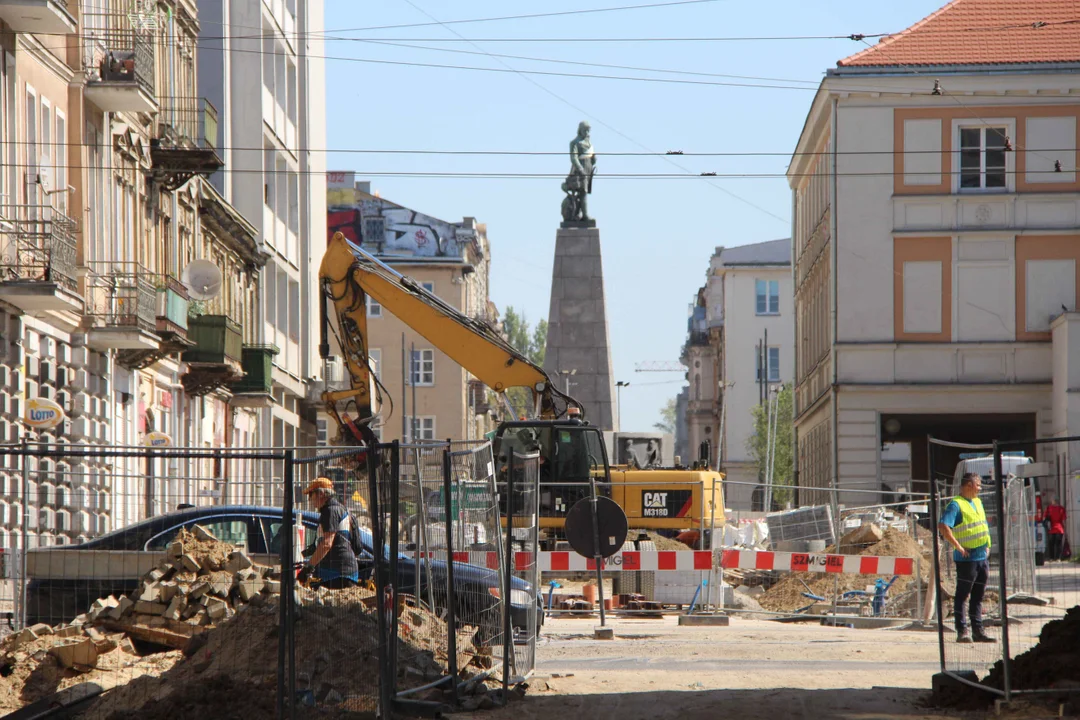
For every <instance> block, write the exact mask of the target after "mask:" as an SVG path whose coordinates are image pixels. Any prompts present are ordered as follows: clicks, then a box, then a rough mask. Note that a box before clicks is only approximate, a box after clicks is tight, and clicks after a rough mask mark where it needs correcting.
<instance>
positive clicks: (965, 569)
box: [953, 560, 990, 633]
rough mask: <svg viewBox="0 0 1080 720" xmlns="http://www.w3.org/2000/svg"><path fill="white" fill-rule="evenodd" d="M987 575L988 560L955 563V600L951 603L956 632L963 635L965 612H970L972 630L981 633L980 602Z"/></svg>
mask: <svg viewBox="0 0 1080 720" xmlns="http://www.w3.org/2000/svg"><path fill="white" fill-rule="evenodd" d="M988 575H990V561H989V560H976V561H970V560H967V561H963V562H957V563H956V599H955V601H954V603H953V618H955V620H956V632H958V633H963V632H964V631H966V630H967V628H968V623H967V617H968V613H967V612H965V610H970V619H971V627H972V630H974V632H976V633H981V632H982V601H983V592H984V591H985V590H986V578H987V576H988ZM965 605H966V606H967V607H965Z"/></svg>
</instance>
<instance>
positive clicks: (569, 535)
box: [565, 497, 630, 558]
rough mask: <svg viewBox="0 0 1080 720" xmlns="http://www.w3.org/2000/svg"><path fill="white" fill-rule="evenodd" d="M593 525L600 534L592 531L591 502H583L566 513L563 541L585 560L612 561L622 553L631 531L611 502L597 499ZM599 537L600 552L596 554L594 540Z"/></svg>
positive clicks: (624, 517) (585, 499)
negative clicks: (627, 535) (567, 542)
mask: <svg viewBox="0 0 1080 720" xmlns="http://www.w3.org/2000/svg"><path fill="white" fill-rule="evenodd" d="M596 522H597V525H599V533H595V532H594V531H593V511H592V499H591V498H583V499H581V500H578V501H577V502H576V503H574V506H573V507H571V508H570V512H568V513H566V526H565V530H566V539H567V541H569V543H570V547H572V548H574V550H575V551H577V553H578V554H579V555H583V556H585V557H587V558H594V557H596V556H597V555H600V557H605V558H606V557H611V556H612V555H614V554H615V553H617V552H619V550H621V549H622V546H623V543H624V542H626V533H627V532H628V531H629V529H630V525H629V523H628V522H627V521H626V513H625V512H623V509H622V508H621V507H619V504H618V503H616V502H615V501H614V500H612V499H611V498H606V497H598V498H596ZM597 534H599V536H600V552H599V553H597V551H596V536H597Z"/></svg>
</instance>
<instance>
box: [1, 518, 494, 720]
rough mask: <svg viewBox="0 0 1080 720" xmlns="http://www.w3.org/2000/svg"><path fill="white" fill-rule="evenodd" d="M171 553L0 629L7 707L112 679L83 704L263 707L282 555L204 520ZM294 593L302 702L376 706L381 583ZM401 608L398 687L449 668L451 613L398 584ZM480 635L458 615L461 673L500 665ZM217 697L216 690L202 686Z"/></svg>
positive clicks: (161, 710)
mask: <svg viewBox="0 0 1080 720" xmlns="http://www.w3.org/2000/svg"><path fill="white" fill-rule="evenodd" d="M166 556H167V559H166V560H165V561H164V562H163V563H162V564H161V565H159V566H158V567H156V568H154V569H152V570H151V571H150V572H148V573H146V575H145V576H144V577H143V578H142V580H141V581H140V583H139V586H138V587H137V588H136V589H135V590H134V591H133V592H131V593H130V594H129V595H126V596H121V597H119V598H118V597H114V596H109V597H106V598H101V599H99V600H95V601H94V602H93V603H92V605H91V607H90V608H89V609H88V611H87V612H86V613H85V614H84V615H80V616H79V617H78V618H76V619H75V620H74V621H73V622H72V623H70V624H68V625H65V626H62V627H57V628H52V627H49V626H48V625H36V626H33V627H31V628H26V629H25V630H23V631H21V632H19V633H17V634H14V635H11V636H9V637H8V638H6V639H5V640H4V641H3V642H0V713H3V712H7V711H11V710H15V709H18V708H20V707H23V706H25V705H27V704H29V703H31V702H34V701H36V700H39V699H42V698H45V697H48V696H49V695H51V694H52V693H54V692H57V691H60V690H65V689H67V688H70V687H72V686H74V685H79V684H81V683H86V682H91V683H94V684H96V685H99V686H101V687H102V688H104V689H106V690H108V692H107V693H105V694H103V695H102V696H101V697H100V698H99V699H98V700H97V701H95V703H94V705H92V706H91V707H90V708H89V710H87V711H86V713H85V714H83V715H82V716H81V717H83V718H85V719H86V720H107V719H108V718H114V717H115V718H128V717H131V718H135V717H138V718H140V720H150V719H151V718H157V717H195V716H198V715H200V714H203V710H205V712H206V714H210V711H211V710H212V711H213V714H214V715H215V716H220V717H232V716H234V715H235V716H238V717H239V716H241V715H237V714H236V713H241V714H242V716H244V717H247V716H254V715H258V713H254V715H252V712H251V711H252V710H255V709H257V708H263V707H264V706H265V705H266V702H267V700H266V699H267V698H271V699H272V698H274V697H275V696H276V682H277V672H278V667H277V666H278V637H279V634H280V611H279V607H278V601H279V593H280V590H281V586H282V583H281V573H280V569H279V568H276V567H266V566H261V565H258V564H256V563H254V562H253V561H252V560H251V559H250V558H249V557H247V556H246V554H245V553H243V552H242V551H239V550H236V549H235V548H233V547H232V546H229V545H228V544H226V543H222V542H219V541H217V540H215V539H213V536H212V535H211V534H210V533H209V532H207V531H206V530H205V529H203V528H199V527H196V528H195V529H194V531H193V532H190V533H189V532H187V531H184V530H182V531H181V532H180V534H179V536H178V537H177V540H176V541H175V542H174V543H172V544H171V545H170V546H169V548H168V549H167V552H166ZM296 598H297V604H298V609H297V612H298V614H299V616H300V619H301V622H300V623H299V624H298V625H297V626H296V640H295V646H296V655H295V658H296V667H297V683H298V690H299V691H300V693H301V695H302V697H301V702H303V703H305V705H307V706H310V708H309V709H310V710H311V712H313V713H314V712H316V708H315V706H318V712H319V713H321V714H319V717H328V716H327V715H326V714H325V712H324V711H325V710H326V709H327V708H331V709H332V710H333V712H334V713H337V712H341V713H344V712H347V711H364V712H370V711H374V710H375V701H374V699H375V697H376V696H377V689H378V686H379V685H378V676H379V664H378V640H377V638H378V622H377V615H376V612H375V611H376V605H377V603H376V598H375V593H374V591H373V590H371V589H368V588H363V587H357V588H351V589H348V590H340V591H331V590H327V589H325V588H318V589H311V588H307V587H297V589H296ZM399 610H400V617H399V621H398V622H399V637H400V638H401V642H400V643H399V649H398V658H399V677H400V678H401V679H399V681H398V682H399V687H400V689H406V688H407V687H409V684H410V682H411V683H412V685H413V686H420V685H426V684H428V683H430V682H431V681H432V680H437V679H439V678H440V677H442V676H444V675H445V673H446V672H447V666H448V658H447V657H446V648H447V637H446V636H447V627H446V623H445V622H444V621H443V620H442V619H441V618H439V617H438V616H436V615H434V614H432V613H431V612H429V611H428V610H427V609H424V608H421V607H416V606H407V605H406V599H405V598H404V597H401V598H399ZM476 636H477V629H476V628H475V627H470V626H465V627H462V628H459V631H458V637H457V649H458V663H459V667H461V668H463V670H462V675H463V677H465V678H470V677H475V676H477V675H478V674H480V673H483V672H484V671H485V670H487V669H489V668H491V667H492V666H493V658H492V656H491V651H490V649H489V648H486V647H482V646H481V645H480V644H479V643H478V641H477V637H476ZM151 646H152V647H151ZM139 650H141V651H142V652H141V653H140V652H139ZM479 685H480V687H481V689H482V691H483V692H484V693H486V692H487V689H486V687H484V683H483V682H480V683H479ZM477 692H478V695H477V697H479V693H480V691H477ZM210 697H212V698H213V699H214V702H213V703H208V702H207V701H206V700H205V698H210ZM480 702H481V705H487V704H488V703H486V702H483V701H480ZM272 710H273V708H272V707H270V711H271V712H272ZM189 711H190V712H189ZM233 711H235V712H233ZM178 712H179V715H178V714H177V713H178ZM230 713H232V714H230ZM306 716H307V715H306V711H305V712H304V713H301V714H300V717H306ZM312 716H313V715H312ZM334 716H335V715H334V714H331V715H329V717H334Z"/></svg>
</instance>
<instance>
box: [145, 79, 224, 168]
mask: <svg viewBox="0 0 1080 720" xmlns="http://www.w3.org/2000/svg"><path fill="white" fill-rule="evenodd" d="M150 159H151V162H152V163H153V165H154V175H155V177H157V179H158V180H159V181H160V182H161V183H162V184H163V186H164V187H165V188H166V189H167V190H176V189H178V188H179V187H180V186H181V185H183V184H184V183H186V182H187V181H188V180H190V179H191V178H192V177H193V176H195V175H211V174H213V173H215V172H217V171H218V170H220V169H221V168H222V167H223V166H224V164H225V163H224V162H223V161H222V159H221V156H220V154H219V153H218V114H217V109H216V108H215V107H214V106H213V105H212V104H210V102H209V101H207V100H206V99H205V98H204V99H202V100H195V99H191V100H187V99H184V98H177V99H176V101H175V104H173V105H166V106H164V107H162V108H161V110H160V112H159V114H158V132H157V137H155V138H154V139H153V141H152V142H151V144H150Z"/></svg>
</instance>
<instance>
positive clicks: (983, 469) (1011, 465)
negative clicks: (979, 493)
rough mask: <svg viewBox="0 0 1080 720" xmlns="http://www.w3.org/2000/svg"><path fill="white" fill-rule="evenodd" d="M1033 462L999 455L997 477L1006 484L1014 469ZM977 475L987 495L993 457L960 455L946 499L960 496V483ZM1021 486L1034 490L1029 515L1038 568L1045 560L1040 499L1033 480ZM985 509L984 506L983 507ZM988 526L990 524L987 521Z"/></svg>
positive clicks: (990, 487)
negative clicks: (967, 476) (1033, 503)
mask: <svg viewBox="0 0 1080 720" xmlns="http://www.w3.org/2000/svg"><path fill="white" fill-rule="evenodd" d="M1034 462H1035V461H1034V460H1032V459H1031V458H1029V457H1027V456H1026V455H1025V454H1024V453H1023V452H1003V453H1001V477H1002V478H1004V479H1006V480H1008V478H1009V477H1014V476H1016V475H1018V474H1019V473H1017V468H1019V467H1020V466H1021V465H1027V464H1030V463H1034ZM972 472H973V473H979V475H980V476H981V477H982V479H983V492H984V493H987V492H990V491H992V490H993V488H994V482H993V481H994V456H993V454H990V455H984V454H982V453H961V454H960V462H959V463H957V465H956V472H955V473H953V479H952V482H951V483H950V484H949V487H948V495H947V496H948V497H953V496H955V495H957V494H958V493H959V492H960V480H961V479H963V477H964V476H965V475H967V474H968V473H972ZM1024 484H1025V485H1029V484H1033V485H1034V486H1035V497H1036V501H1035V502H1036V507H1034V508H1032V509H1031V510H1032V514H1031V529H1032V532H1033V533H1034V534H1035V564H1036V565H1042V564H1043V563H1044V562H1045V558H1046V529H1045V528H1044V527H1043V524H1042V522H1041V518H1040V517H1038V516H1039V515H1041V511H1040V508H1041V498H1040V493H1039V486H1038V483H1037V481H1036V480H1035V478H1027V479H1025V480H1024ZM984 505H986V503H984ZM986 513H987V516H990V515H992V514H993V513H994V508H993V507H992V506H989V505H987V506H986ZM991 524H994V523H993V520H992V518H991Z"/></svg>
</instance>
